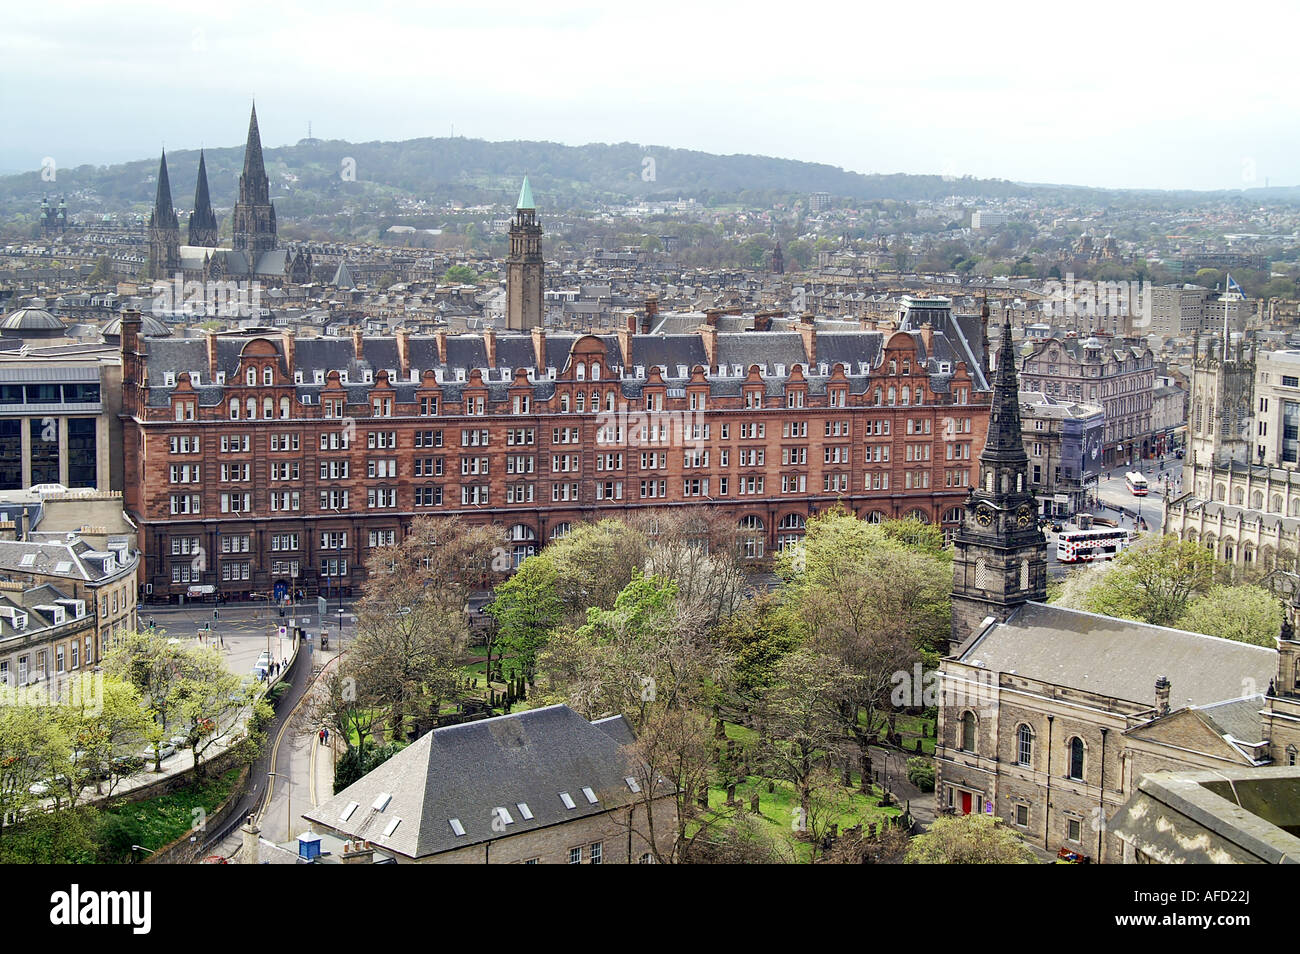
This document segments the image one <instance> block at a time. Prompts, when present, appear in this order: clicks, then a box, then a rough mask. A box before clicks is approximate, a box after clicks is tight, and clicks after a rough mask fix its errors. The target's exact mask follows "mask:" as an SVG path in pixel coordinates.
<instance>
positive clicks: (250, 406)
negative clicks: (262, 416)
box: [244, 398, 257, 421]
mask: <svg viewBox="0 0 1300 954" xmlns="http://www.w3.org/2000/svg"><path fill="white" fill-rule="evenodd" d="M244 407H245V408H247V411H248V413H247V414H246V415H245V416H246V417H247V418H248V419H249V420H250V421H251V420H253V418H255V417H257V399H256V398H248V399H247V400H246V401H244Z"/></svg>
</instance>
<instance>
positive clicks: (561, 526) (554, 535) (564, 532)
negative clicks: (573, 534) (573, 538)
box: [551, 523, 573, 540]
mask: <svg viewBox="0 0 1300 954" xmlns="http://www.w3.org/2000/svg"><path fill="white" fill-rule="evenodd" d="M572 529H573V524H571V523H557V524H556V525H555V526H553V527H551V539H552V540H558V539H560V537H567V536H568V535H569V532H570V531H571V530H572Z"/></svg>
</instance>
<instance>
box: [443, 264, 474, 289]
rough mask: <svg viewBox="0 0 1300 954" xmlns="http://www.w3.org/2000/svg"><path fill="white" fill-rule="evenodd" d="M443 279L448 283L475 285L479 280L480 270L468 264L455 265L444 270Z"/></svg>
mask: <svg viewBox="0 0 1300 954" xmlns="http://www.w3.org/2000/svg"><path fill="white" fill-rule="evenodd" d="M442 280H443V281H444V282H445V283H446V284H448V285H473V284H475V283H477V282H478V280H479V276H478V272H476V271H474V269H472V268H470V267H469V266H468V265H453V266H451V267H450V268H449V269H447V271H445V272H443V275H442Z"/></svg>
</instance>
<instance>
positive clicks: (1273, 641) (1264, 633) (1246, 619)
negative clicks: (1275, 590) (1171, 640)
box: [1178, 584, 1285, 649]
mask: <svg viewBox="0 0 1300 954" xmlns="http://www.w3.org/2000/svg"><path fill="white" fill-rule="evenodd" d="M1284 615H1285V614H1284V613H1283V611H1282V604H1281V603H1280V602H1279V601H1278V599H1277V597H1275V596H1274V595H1273V594H1272V593H1270V592H1269V591H1268V590H1266V589H1264V588H1263V587H1260V586H1254V585H1250V584H1247V585H1244V586H1226V585H1219V586H1214V587H1211V588H1210V590H1209V591H1208V592H1207V593H1206V594H1205V595H1204V596H1202V597H1200V598H1199V599H1197V600H1196V601H1195V602H1194V603H1192V604H1191V606H1189V607H1188V608H1187V612H1186V613H1184V614H1183V616H1182V618H1181V619H1180V620H1179V621H1178V626H1179V628H1180V629H1188V630H1191V631H1192V632H1194V633H1205V634H1206V635H1207V636H1219V637H1222V638H1223V639H1235V640H1236V641H1237V642H1241V643H1252V644H1253V645H1256V646H1267V647H1269V648H1270V649H1271V648H1274V647H1276V646H1277V637H1278V633H1280V632H1281V630H1282V620H1283V618H1284Z"/></svg>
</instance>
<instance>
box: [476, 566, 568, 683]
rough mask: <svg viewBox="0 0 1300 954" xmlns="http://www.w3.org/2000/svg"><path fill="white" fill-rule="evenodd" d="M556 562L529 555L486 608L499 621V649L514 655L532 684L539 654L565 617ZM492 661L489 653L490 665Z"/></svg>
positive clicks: (499, 587)
mask: <svg viewBox="0 0 1300 954" xmlns="http://www.w3.org/2000/svg"><path fill="white" fill-rule="evenodd" d="M557 580H558V575H557V573H556V572H555V565H554V564H553V563H552V562H551V561H550V560H549V559H546V558H544V557H543V556H541V555H539V556H533V557H529V558H528V559H527V560H525V561H524V562H523V563H522V564H520V566H519V570H518V571H517V572H516V573H515V575H514V576H512V577H510V579H508V580H506V581H505V582H504V583H502V584H501V585H500V586H498V587H497V589H496V598H495V599H494V600H493V601H492V603H491V604H490V605H489V606H488V608H487V611H488V613H490V614H491V615H492V617H493V618H494V619H495V620H496V621H497V627H498V634H497V639H498V644H499V651H500V653H501V655H502V657H503V658H504V657H505V656H506V655H510V656H513V657H514V659H515V662H516V663H517V664H518V665H519V667H520V668H521V669H522V671H523V673H524V676H525V677H526V678H527V679H528V682H529V684H534V683H536V681H537V654H538V652H539V651H540V650H541V648H542V647H543V646H544V645H545V644H546V639H547V637H548V636H549V635H550V633H551V630H552V629H554V628H555V627H556V626H557V625H558V624H559V622H560V620H561V619H562V618H563V612H564V604H563V603H561V602H560V596H559V592H558V583H557ZM491 664H492V660H491V657H490V655H489V658H488V666H489V669H490V668H491Z"/></svg>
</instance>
